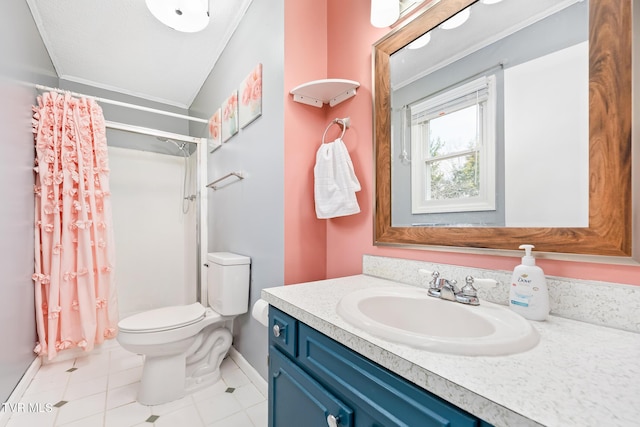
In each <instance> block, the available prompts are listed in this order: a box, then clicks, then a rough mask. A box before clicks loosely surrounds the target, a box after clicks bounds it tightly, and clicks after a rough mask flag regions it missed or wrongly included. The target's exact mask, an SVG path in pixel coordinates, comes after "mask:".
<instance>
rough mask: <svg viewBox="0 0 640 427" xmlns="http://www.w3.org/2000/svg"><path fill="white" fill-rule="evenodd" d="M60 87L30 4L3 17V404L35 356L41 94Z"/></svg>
mask: <svg viewBox="0 0 640 427" xmlns="http://www.w3.org/2000/svg"><path fill="white" fill-rule="evenodd" d="M24 82H31V83H41V84H46V85H54V86H55V85H56V84H57V82H58V78H57V76H56V73H55V70H54V68H53V64H52V63H51V59H50V58H49V55H48V53H47V51H46V49H45V47H44V44H43V43H42V39H41V38H40V34H39V33H38V30H37V28H36V25H35V23H34V21H33V18H32V16H31V12H30V11H29V7H28V6H27V3H26V2H25V1H13V0H12V1H7V2H4V3H3V10H2V13H0V129H1V131H2V133H1V136H0V150H1V152H2V155H0V197H1V198H2V203H1V204H0V274H1V276H0V277H1V278H0V324H1V325H2V327H1V328H0V342H2V343H3V345H2V346H0V399H1V401H3V402H4V401H6V400H7V398H8V397H9V396H10V394H11V392H12V391H13V389H14V388H15V386H16V385H17V384H18V382H19V381H20V378H21V377H22V375H23V374H24V373H25V371H26V370H27V368H28V367H29V365H30V364H31V362H32V361H33V360H34V358H35V355H34V353H33V348H34V347H35V344H36V330H35V312H34V305H33V301H34V300H33V281H32V280H31V275H32V274H33V268H34V267H33V260H34V243H33V239H34V202H33V200H34V198H33V183H34V175H33V162H34V145H33V134H32V132H31V115H32V114H31V105H32V104H33V103H34V101H35V96H36V91H35V89H34V88H29V87H28V86H26V85H23V84H21V83H24Z"/></svg>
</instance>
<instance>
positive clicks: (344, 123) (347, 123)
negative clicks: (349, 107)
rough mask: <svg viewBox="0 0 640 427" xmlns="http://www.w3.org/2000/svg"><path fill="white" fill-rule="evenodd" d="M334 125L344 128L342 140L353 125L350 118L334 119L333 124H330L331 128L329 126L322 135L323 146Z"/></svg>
mask: <svg viewBox="0 0 640 427" xmlns="http://www.w3.org/2000/svg"><path fill="white" fill-rule="evenodd" d="M333 125H340V127H342V135H340V139H342V138H343V137H344V133H345V132H346V131H347V128H348V127H349V126H350V125H351V119H350V118H349V117H345V118H344V119H340V118H337V119H333V120H332V121H331V123H329V126H327V128H326V129H325V130H324V133H323V134H322V143H323V144H325V141H324V138H325V137H326V136H327V131H328V130H329V128H330V127H331V126H333Z"/></svg>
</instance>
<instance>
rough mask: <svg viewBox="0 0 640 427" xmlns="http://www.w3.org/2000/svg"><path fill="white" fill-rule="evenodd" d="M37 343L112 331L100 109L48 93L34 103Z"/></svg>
mask: <svg viewBox="0 0 640 427" xmlns="http://www.w3.org/2000/svg"><path fill="white" fill-rule="evenodd" d="M33 132H34V134H35V138H34V139H35V146H36V167H35V171H36V184H35V216H36V228H35V274H34V275H33V280H34V282H35V305H36V324H37V331H38V344H37V345H36V348H35V350H34V351H35V352H36V353H37V354H39V355H47V357H48V358H49V359H52V358H54V357H55V356H56V354H57V353H58V351H60V350H64V349H67V348H72V347H80V348H82V349H84V350H86V351H89V350H91V349H93V347H94V344H99V343H101V342H103V341H104V340H105V339H109V338H113V337H115V336H116V332H117V322H118V315H117V313H118V310H117V300H116V294H115V290H116V289H115V281H114V270H113V269H114V264H115V253H114V242H113V231H112V219H111V202H110V194H109V180H108V175H109V163H108V157H107V139H106V131H105V124H104V116H103V115H102V109H101V108H100V106H99V105H98V104H96V103H95V102H94V101H93V100H89V99H76V98H73V97H71V95H70V94H68V93H67V94H57V93H54V92H48V93H45V94H43V95H42V96H39V97H38V106H34V107H33Z"/></svg>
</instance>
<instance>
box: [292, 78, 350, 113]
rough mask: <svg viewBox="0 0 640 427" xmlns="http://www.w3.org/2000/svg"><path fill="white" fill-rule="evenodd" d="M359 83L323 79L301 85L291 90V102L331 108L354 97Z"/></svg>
mask: <svg viewBox="0 0 640 427" xmlns="http://www.w3.org/2000/svg"><path fill="white" fill-rule="evenodd" d="M359 87H360V83H358V82H356V81H353V80H345V79H323V80H314V81H312V82H307V83H303V84H301V85H299V86H296V87H295V88H293V89H291V92H289V93H291V94H292V95H293V100H294V101H296V102H300V103H302V104H307V105H313V106H314V107H318V108H322V106H323V105H324V104H329V105H330V106H331V107H333V106H334V105H337V104H339V103H341V102H342V101H344V100H346V99H349V98H351V97H352V96H355V95H356V90H357V89H358V88H359Z"/></svg>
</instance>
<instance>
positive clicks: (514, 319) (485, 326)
mask: <svg viewBox="0 0 640 427" xmlns="http://www.w3.org/2000/svg"><path fill="white" fill-rule="evenodd" d="M337 312H338V314H339V315H340V316H341V317H342V318H343V319H344V320H345V321H347V322H348V323H350V324H351V325H353V326H355V327H357V328H360V329H362V330H364V331H366V332H368V333H370V334H371V335H375V336H377V337H379V338H384V339H386V340H388V341H392V342H396V343H400V344H406V345H408V346H411V347H416V348H421V349H425V350H430V351H435V352H441V353H451V354H459V355H465V356H498V355H507V354H514V353H519V352H522V351H526V350H529V349H531V348H533V347H535V345H536V344H538V341H539V340H540V338H539V335H538V333H537V332H536V330H535V329H534V328H533V327H532V326H531V324H530V323H529V321H528V320H526V319H524V318H523V317H522V316H520V315H518V314H516V313H514V312H512V311H511V310H509V309H508V308H506V307H503V306H500V305H497V304H493V303H490V302H487V301H481V302H480V305H479V306H470V305H465V304H460V303H457V302H452V301H445V300H441V299H439V298H434V297H430V296H429V295H427V291H426V289H422V288H416V287H412V286H409V287H383V288H371V289H363V290H359V291H355V292H352V293H350V294H348V295H346V296H344V297H343V298H342V299H341V300H340V302H339V303H338V307H337Z"/></svg>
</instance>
